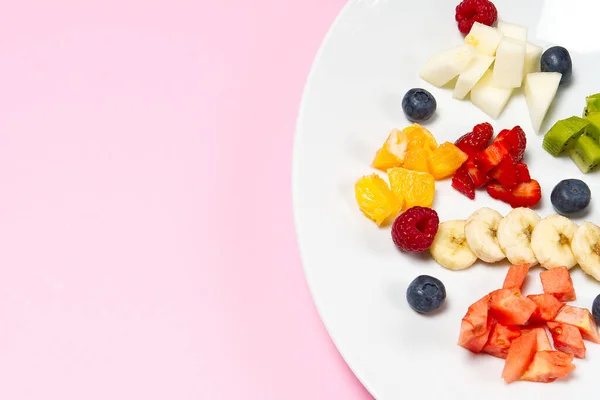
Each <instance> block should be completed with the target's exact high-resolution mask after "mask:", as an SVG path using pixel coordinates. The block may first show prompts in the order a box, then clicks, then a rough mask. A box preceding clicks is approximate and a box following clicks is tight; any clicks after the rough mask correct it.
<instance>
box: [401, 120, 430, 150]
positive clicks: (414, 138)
mask: <svg viewBox="0 0 600 400" xmlns="http://www.w3.org/2000/svg"><path fill="white" fill-rule="evenodd" d="M402 131H403V132H404V134H405V135H406V138H407V139H408V149H409V150H411V149H416V148H426V149H429V150H435V149H436V147H437V142H436V141H435V138H434V137H433V135H432V134H431V132H429V131H428V130H427V129H425V128H424V127H422V126H421V125H419V124H413V125H411V126H407V127H406V128H404V129H403V130H402Z"/></svg>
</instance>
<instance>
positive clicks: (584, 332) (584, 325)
mask: <svg viewBox="0 0 600 400" xmlns="http://www.w3.org/2000/svg"><path fill="white" fill-rule="evenodd" d="M554 321H556V322H562V323H563V324H569V325H573V326H574V327H576V328H578V329H579V331H580V332H581V336H583V338H584V339H585V340H589V341H590V342H594V343H600V334H599V333H598V326H597V325H596V321H594V317H593V316H592V313H590V311H589V310H587V309H585V308H579V307H574V306H569V305H566V306H564V307H563V308H562V309H561V310H560V311H559V312H558V314H557V315H556V317H555V318H554Z"/></svg>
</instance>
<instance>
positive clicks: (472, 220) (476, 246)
mask: <svg viewBox="0 0 600 400" xmlns="http://www.w3.org/2000/svg"><path fill="white" fill-rule="evenodd" d="M501 220H502V214H500V213H499V212H498V211H496V210H492V209H491V208H487V207H483V208H480V209H479V210H477V211H475V212H474V213H473V214H471V216H470V217H469V218H468V219H467V222H466V224H465V237H466V238H467V243H468V244H469V248H471V251H472V252H473V254H475V255H476V256H477V257H479V258H480V259H482V260H483V261H485V262H489V263H495V262H498V261H500V260H504V258H505V257H506V256H505V255H504V252H503V251H502V249H501V248H500V245H499V244H498V238H497V236H496V235H497V232H498V224H500V221H501Z"/></svg>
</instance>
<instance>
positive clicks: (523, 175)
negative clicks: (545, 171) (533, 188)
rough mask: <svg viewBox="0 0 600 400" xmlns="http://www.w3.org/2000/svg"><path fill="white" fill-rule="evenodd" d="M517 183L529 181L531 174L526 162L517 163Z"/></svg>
mask: <svg viewBox="0 0 600 400" xmlns="http://www.w3.org/2000/svg"><path fill="white" fill-rule="evenodd" d="M516 167H517V183H524V182H529V181H530V180H531V175H529V168H528V167H527V164H525V163H522V162H520V163H517V166H516Z"/></svg>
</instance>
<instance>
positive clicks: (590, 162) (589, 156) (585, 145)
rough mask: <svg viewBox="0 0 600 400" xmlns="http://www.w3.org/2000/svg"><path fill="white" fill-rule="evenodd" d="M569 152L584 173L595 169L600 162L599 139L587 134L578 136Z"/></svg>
mask: <svg viewBox="0 0 600 400" xmlns="http://www.w3.org/2000/svg"><path fill="white" fill-rule="evenodd" d="M568 153H569V157H571V160H573V162H574V163H575V164H576V165H577V166H578V167H579V169H580V170H581V172H583V173H584V174H586V173H588V172H590V171H592V170H594V168H596V167H597V166H598V164H599V163H600V146H598V142H597V141H595V140H594V139H592V138H591V137H589V136H586V135H582V136H580V137H579V138H577V139H576V140H575V141H574V142H573V146H572V147H571V148H569V150H568Z"/></svg>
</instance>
